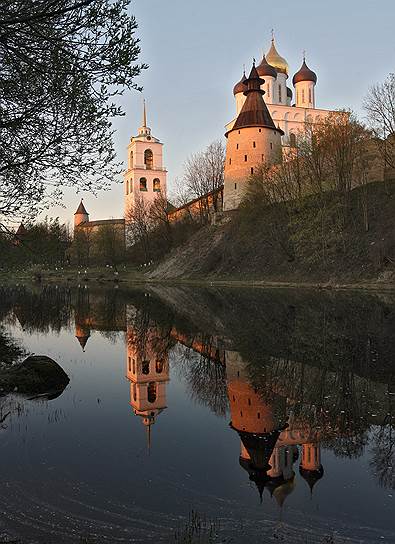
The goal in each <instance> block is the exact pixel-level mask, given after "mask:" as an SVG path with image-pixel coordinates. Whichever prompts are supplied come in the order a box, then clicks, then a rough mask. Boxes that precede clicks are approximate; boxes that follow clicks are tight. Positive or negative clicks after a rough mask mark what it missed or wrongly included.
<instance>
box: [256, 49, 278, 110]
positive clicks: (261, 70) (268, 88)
mask: <svg viewBox="0 0 395 544" xmlns="http://www.w3.org/2000/svg"><path fill="white" fill-rule="evenodd" d="M256 71H257V72H258V75H259V77H260V78H262V79H263V80H264V81H265V84H263V85H262V86H261V89H262V91H265V94H266V96H265V102H266V104H273V103H274V100H275V83H276V79H277V70H276V69H275V68H274V67H273V66H271V65H270V64H269V63H268V62H267V60H266V57H265V55H263V57H262V60H261V62H260V64H258V66H257V67H256Z"/></svg>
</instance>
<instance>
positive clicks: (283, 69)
mask: <svg viewBox="0 0 395 544" xmlns="http://www.w3.org/2000/svg"><path fill="white" fill-rule="evenodd" d="M266 60H267V62H268V63H269V64H270V66H273V67H274V68H275V69H276V71H277V79H276V83H275V85H274V89H273V96H272V101H271V102H270V103H271V104H283V105H284V106H286V105H287V79H288V73H289V66H288V62H287V61H286V60H285V59H284V58H283V57H282V56H281V55H280V54H279V53H278V51H277V49H276V45H275V43H274V35H273V36H272V45H271V47H270V49H269V51H268V53H267V55H266Z"/></svg>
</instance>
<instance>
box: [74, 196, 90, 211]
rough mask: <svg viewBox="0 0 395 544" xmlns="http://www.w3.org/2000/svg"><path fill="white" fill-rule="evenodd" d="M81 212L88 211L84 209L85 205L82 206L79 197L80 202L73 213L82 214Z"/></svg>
mask: <svg viewBox="0 0 395 544" xmlns="http://www.w3.org/2000/svg"><path fill="white" fill-rule="evenodd" d="M82 214H84V215H89V214H88V212H87V211H86V209H85V206H84V204H83V202H82V198H81V202H80V204H79V206H78V208H77V211H76V212H75V214H74V215H82Z"/></svg>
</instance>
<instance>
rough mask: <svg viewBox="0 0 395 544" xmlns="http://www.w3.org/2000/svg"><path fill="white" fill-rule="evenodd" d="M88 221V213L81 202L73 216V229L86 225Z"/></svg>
mask: <svg viewBox="0 0 395 544" xmlns="http://www.w3.org/2000/svg"><path fill="white" fill-rule="evenodd" d="M88 221H89V213H88V212H87V211H86V209H85V206H84V204H83V203H82V199H81V202H80V204H79V206H78V208H77V210H76V212H75V214H74V228H75V227H78V226H79V225H82V223H87V222H88Z"/></svg>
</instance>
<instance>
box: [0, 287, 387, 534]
mask: <svg viewBox="0 0 395 544" xmlns="http://www.w3.org/2000/svg"><path fill="white" fill-rule="evenodd" d="M0 319H1V321H2V326H1V329H0V358H1V357H2V358H3V360H4V359H5V358H7V356H8V355H9V354H11V355H12V353H14V352H15V350H16V348H17V347H18V346H19V348H22V349H23V350H24V351H25V353H26V354H29V353H35V354H44V355H48V356H49V357H51V358H53V359H55V360H56V361H57V362H58V363H59V364H60V365H61V366H62V368H63V369H64V370H65V371H66V372H67V374H68V375H69V377H70V383H69V385H68V386H67V388H66V389H65V390H64V391H63V392H62V393H61V394H59V395H58V396H56V398H52V399H46V398H39V399H31V400H29V399H26V398H22V397H20V396H18V394H17V393H15V394H14V395H12V397H10V396H9V397H3V398H1V399H0V410H1V414H0V416H1V418H0V419H1V428H0V455H1V463H0V481H1V485H0V534H1V533H3V534H4V535H8V538H9V539H12V541H13V542H14V541H18V542H23V543H35V542H40V543H41V542H45V543H49V544H51V543H74V542H75V543H79V542H89V543H96V542H97V543H101V542H108V543H129V542H143V543H146V542H147V543H148V542H153V543H155V542H195V540H191V539H190V538H189V536H190V533H191V531H193V527H200V536H199V539H196V542H201V543H203V542H232V543H239V542H246V543H261V542H285V543H288V542H290V543H298V542H301V543H309V544H310V543H311V544H315V543H317V544H320V543H337V542H339V543H340V542H347V543H348V542H351V543H356V542H358V543H359V542H360V543H362V542H363V543H383V542H384V543H394V542H395V362H394V361H395V343H394V338H395V295H394V296H392V295H369V294H368V295H362V294H349V293H348V294H344V293H343V294H342V293H338V294H335V293H327V292H315V293H312V292H308V291H295V292H294V291H290V290H279V291H266V290H253V289H245V290H235V289H214V288H213V289H197V288H193V289H190V288H181V287H162V288H159V287H151V288H146V289H145V290H144V289H141V290H139V289H136V290H125V289H123V288H121V287H119V288H116V287H111V288H104V287H103V289H99V288H96V287H92V286H81V287H80V288H78V289H77V288H76V289H64V288H61V287H56V286H51V287H35V288H26V287H23V286H15V287H14V288H7V289H6V288H3V289H1V290H0ZM2 346H3V347H2ZM22 358H23V357H22ZM205 527H207V530H206V529H205ZM210 531H211V536H210V535H209V534H208V533H210ZM0 540H1V539H0ZM6 541H7V542H8V540H6ZM10 541H11V540H10Z"/></svg>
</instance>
